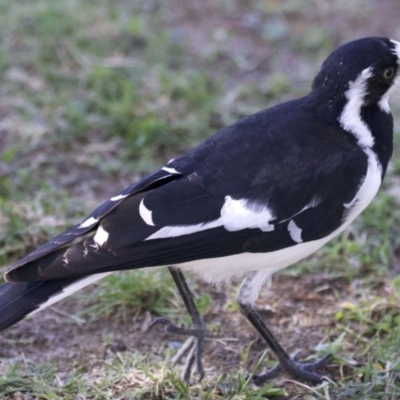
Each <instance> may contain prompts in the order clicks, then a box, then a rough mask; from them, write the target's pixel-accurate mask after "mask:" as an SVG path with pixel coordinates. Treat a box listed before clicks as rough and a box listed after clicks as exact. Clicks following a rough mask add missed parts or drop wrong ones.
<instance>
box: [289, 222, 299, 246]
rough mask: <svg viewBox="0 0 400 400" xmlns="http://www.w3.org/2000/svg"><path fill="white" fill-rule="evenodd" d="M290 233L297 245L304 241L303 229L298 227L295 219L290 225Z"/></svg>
mask: <svg viewBox="0 0 400 400" xmlns="http://www.w3.org/2000/svg"><path fill="white" fill-rule="evenodd" d="M288 231H289V235H290V237H291V238H292V240H293V241H295V242H296V243H301V242H302V241H303V239H302V238H301V229H300V228H299V227H298V226H297V225H296V222H294V220H293V219H292V220H291V221H290V222H289V224H288Z"/></svg>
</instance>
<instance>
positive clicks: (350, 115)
mask: <svg viewBox="0 0 400 400" xmlns="http://www.w3.org/2000/svg"><path fill="white" fill-rule="evenodd" d="M371 76H372V71H371V68H370V67H369V68H366V69H364V71H362V72H361V74H360V75H359V76H358V77H357V79H356V80H355V81H354V82H350V84H349V89H348V90H347V91H346V93H345V96H346V98H347V104H346V105H345V107H344V109H343V111H342V114H341V115H340V116H339V123H340V125H341V126H342V128H343V129H345V130H346V131H349V132H351V133H352V134H353V135H354V136H355V137H356V139H357V142H358V144H359V145H360V146H361V147H363V148H365V147H372V146H373V145H374V137H373V136H372V133H371V131H370V130H369V129H368V126H367V124H366V123H365V122H364V121H363V120H362V118H361V108H362V106H363V105H364V96H365V95H366V94H367V92H366V90H367V79H368V78H370V77H371Z"/></svg>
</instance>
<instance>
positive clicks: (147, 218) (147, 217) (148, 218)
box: [139, 199, 154, 226]
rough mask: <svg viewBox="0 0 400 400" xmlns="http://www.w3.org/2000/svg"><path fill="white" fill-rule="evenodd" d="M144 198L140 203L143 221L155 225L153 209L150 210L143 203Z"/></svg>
mask: <svg viewBox="0 0 400 400" xmlns="http://www.w3.org/2000/svg"><path fill="white" fill-rule="evenodd" d="M143 200H144V199H142V201H141V202H140V205H139V214H140V216H141V217H142V219H143V221H144V222H146V224H147V225H151V226H154V222H153V216H152V213H153V212H152V211H150V210H149V209H148V208H147V207H146V206H145V205H144V203H143Z"/></svg>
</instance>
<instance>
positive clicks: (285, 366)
mask: <svg viewBox="0 0 400 400" xmlns="http://www.w3.org/2000/svg"><path fill="white" fill-rule="evenodd" d="M297 355H298V352H296V353H295V354H292V356H291V357H290V360H286V361H284V362H282V361H281V363H279V364H277V365H276V366H275V367H274V368H272V369H271V370H269V371H267V372H265V373H264V374H259V375H254V376H253V378H252V382H253V383H254V384H255V385H257V386H262V385H263V384H264V383H266V382H267V381H269V380H271V379H274V378H276V377H277V376H278V375H279V374H281V373H282V372H284V371H287V372H288V373H290V374H291V375H294V376H295V377H297V378H300V379H303V380H306V381H311V382H321V381H323V380H329V381H332V378H331V377H330V376H327V375H321V374H317V373H315V372H312V371H313V370H314V369H316V368H319V367H323V366H325V365H326V364H327V363H328V361H329V360H330V359H331V355H330V354H328V355H326V356H325V357H322V358H321V359H319V360H317V361H315V362H312V363H301V362H298V361H296V360H297Z"/></svg>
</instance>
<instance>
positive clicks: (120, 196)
mask: <svg viewBox="0 0 400 400" xmlns="http://www.w3.org/2000/svg"><path fill="white" fill-rule="evenodd" d="M128 196H129V194H119V195H118V196H114V197H111V199H110V201H118V200H122V199H125V197H128Z"/></svg>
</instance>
